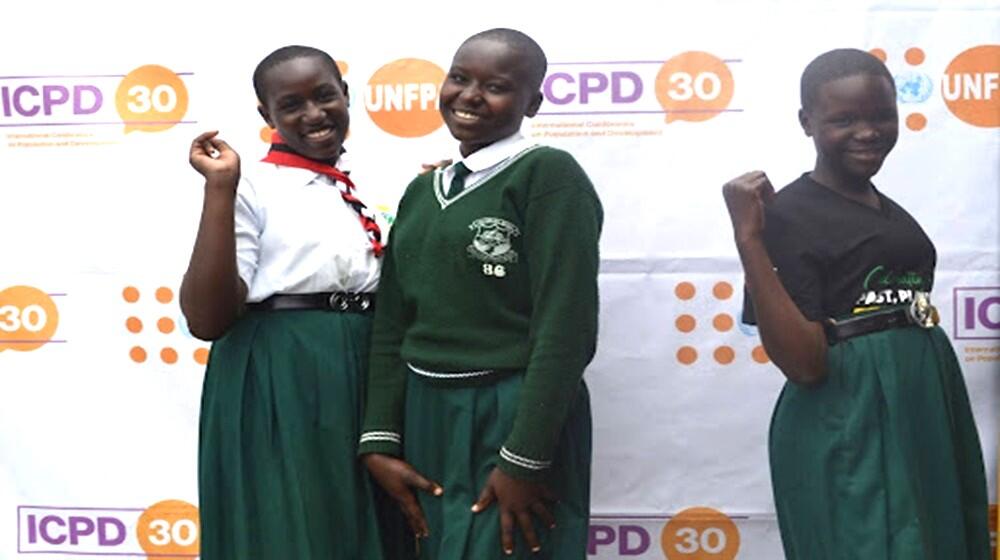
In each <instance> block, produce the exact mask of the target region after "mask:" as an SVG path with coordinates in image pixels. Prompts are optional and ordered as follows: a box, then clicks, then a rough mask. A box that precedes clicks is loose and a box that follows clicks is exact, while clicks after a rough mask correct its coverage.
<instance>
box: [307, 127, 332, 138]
mask: <svg viewBox="0 0 1000 560" xmlns="http://www.w3.org/2000/svg"><path fill="white" fill-rule="evenodd" d="M330 130H332V129H329V128H324V129H322V130H314V131H312V132H310V133H307V134H306V137H307V138H320V137H322V136H326V135H327V134H329V133H330Z"/></svg>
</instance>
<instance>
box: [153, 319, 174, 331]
mask: <svg viewBox="0 0 1000 560" xmlns="http://www.w3.org/2000/svg"><path fill="white" fill-rule="evenodd" d="M156 328H158V329H160V332H161V333H163V334H170V333H172V332H174V320H173V319H171V318H170V317H160V320H159V321H157V322H156Z"/></svg>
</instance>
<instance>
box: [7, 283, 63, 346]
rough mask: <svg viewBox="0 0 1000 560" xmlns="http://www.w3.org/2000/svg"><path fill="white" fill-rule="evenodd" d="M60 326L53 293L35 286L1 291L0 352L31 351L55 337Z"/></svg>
mask: <svg viewBox="0 0 1000 560" xmlns="http://www.w3.org/2000/svg"><path fill="white" fill-rule="evenodd" d="M58 328H59V308H58V307H57V306H56V302H55V301H53V299H52V296H50V295H49V294H48V293H46V292H45V291H44V290H41V289H39V288H36V287H34V286H11V287H9V288H5V289H3V290H0V352H3V351H4V350H7V349H8V348H9V349H11V350H13V351H15V352H31V351H32V350H37V349H39V348H41V347H42V346H45V345H46V344H47V343H48V342H50V341H51V340H52V336H53V335H55V333H56V330H57V329H58Z"/></svg>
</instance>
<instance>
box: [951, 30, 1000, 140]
mask: <svg viewBox="0 0 1000 560" xmlns="http://www.w3.org/2000/svg"><path fill="white" fill-rule="evenodd" d="M997 61H1000V45H980V46H978V47H972V48H971V49H967V50H965V51H962V52H961V53H959V55H958V56H956V57H955V58H954V60H952V61H951V63H949V64H948V67H947V68H946V69H945V71H944V78H943V79H942V80H941V96H942V97H944V103H945V105H946V106H947V107H948V110H949V111H951V113H952V114H953V115H955V116H956V117H958V118H959V119H961V120H962V121H964V122H966V123H968V124H971V125H973V126H980V127H984V128H995V127H1000V90H998V86H1000V84H998V81H1000V79H998V77H997V70H998V62H997Z"/></svg>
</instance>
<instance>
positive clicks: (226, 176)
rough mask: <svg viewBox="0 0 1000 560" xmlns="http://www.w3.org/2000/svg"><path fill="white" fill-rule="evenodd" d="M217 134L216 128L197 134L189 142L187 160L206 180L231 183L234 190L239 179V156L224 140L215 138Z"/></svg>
mask: <svg viewBox="0 0 1000 560" xmlns="http://www.w3.org/2000/svg"><path fill="white" fill-rule="evenodd" d="M218 134H219V131H218V130H212V131H209V132H204V133H202V134H199V135H198V137H197V138H195V139H194V141H193V142H191V154H190V156H189V157H188V161H190V162H191V167H194V168H195V170H197V171H198V173H201V174H202V175H203V176H204V177H205V179H206V180H207V181H209V182H211V183H216V184H225V185H231V186H232V188H233V190H234V191H235V189H236V183H238V182H239V180H240V156H239V154H237V153H236V151H235V150H233V149H232V148H231V147H229V144H227V143H226V142H225V141H224V140H221V139H219V138H217V137H216V136H217V135H218Z"/></svg>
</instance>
